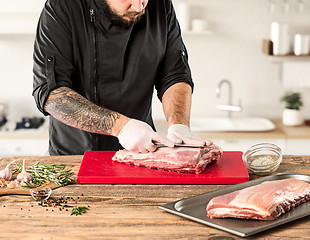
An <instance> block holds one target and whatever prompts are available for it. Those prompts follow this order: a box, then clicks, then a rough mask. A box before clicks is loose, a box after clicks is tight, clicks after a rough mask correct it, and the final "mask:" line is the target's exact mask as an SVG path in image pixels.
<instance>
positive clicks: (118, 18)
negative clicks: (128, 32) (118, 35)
mask: <svg viewBox="0 0 310 240" xmlns="http://www.w3.org/2000/svg"><path fill="white" fill-rule="evenodd" d="M102 2H103V6H104V7H103V12H104V14H105V15H106V16H107V17H108V19H109V20H110V21H111V22H112V24H114V25H117V26H120V27H130V26H132V25H135V24H136V23H138V22H139V21H140V20H141V18H142V16H143V15H144V13H145V10H143V11H142V12H127V13H125V14H124V15H119V14H117V13H116V12H115V11H113V10H112V8H111V7H110V6H109V4H108V3H107V1H106V0H103V1H102ZM133 16H136V17H135V18H131V17H133ZM124 17H129V18H130V20H128V19H125V18H124Z"/></svg>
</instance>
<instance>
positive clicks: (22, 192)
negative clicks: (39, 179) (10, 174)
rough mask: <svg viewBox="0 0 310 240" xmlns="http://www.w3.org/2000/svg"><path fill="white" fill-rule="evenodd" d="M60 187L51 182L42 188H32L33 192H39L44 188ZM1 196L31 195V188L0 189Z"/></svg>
mask: <svg viewBox="0 0 310 240" xmlns="http://www.w3.org/2000/svg"><path fill="white" fill-rule="evenodd" d="M7 182H9V181H7ZM59 187H61V185H57V184H55V183H53V182H49V183H46V184H44V185H42V186H40V187H37V188H32V190H35V191H37V190H40V189H43V188H51V189H55V188H59ZM1 195H30V188H24V187H21V186H18V187H15V188H9V187H7V186H5V187H0V196H1Z"/></svg>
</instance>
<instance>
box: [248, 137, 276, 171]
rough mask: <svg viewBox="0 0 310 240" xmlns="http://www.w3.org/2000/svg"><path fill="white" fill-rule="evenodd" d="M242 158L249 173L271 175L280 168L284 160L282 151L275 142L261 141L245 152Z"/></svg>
mask: <svg viewBox="0 0 310 240" xmlns="http://www.w3.org/2000/svg"><path fill="white" fill-rule="evenodd" d="M242 159H243V163H244V165H245V166H246V168H247V169H248V172H249V173H253V174H256V175H269V174H271V173H273V172H275V171H276V170H277V169H278V167H279V165H280V163H281V161H282V151H281V149H280V148H279V147H278V146H277V145H275V144H272V143H260V144H255V145H253V146H251V147H250V148H249V150H247V151H246V152H244V153H243V155H242Z"/></svg>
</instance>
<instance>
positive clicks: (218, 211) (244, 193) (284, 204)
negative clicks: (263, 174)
mask: <svg viewBox="0 0 310 240" xmlns="http://www.w3.org/2000/svg"><path fill="white" fill-rule="evenodd" d="M309 200H310V184H309V183H307V182H304V181H302V180H298V179H292V178H291V179H284V180H276V181H266V182H263V183H261V184H259V185H255V186H252V187H248V188H245V189H242V190H239V191H235V192H231V193H228V194H225V195H222V196H217V197H214V198H213V199H211V201H210V202H209V203H208V205H207V213H208V217H209V218H227V217H233V218H244V219H258V220H274V219H276V218H277V217H279V216H280V215H282V214H283V213H285V212H287V211H289V210H291V209H292V208H294V207H297V206H298V205H300V204H302V203H304V202H307V201H309Z"/></svg>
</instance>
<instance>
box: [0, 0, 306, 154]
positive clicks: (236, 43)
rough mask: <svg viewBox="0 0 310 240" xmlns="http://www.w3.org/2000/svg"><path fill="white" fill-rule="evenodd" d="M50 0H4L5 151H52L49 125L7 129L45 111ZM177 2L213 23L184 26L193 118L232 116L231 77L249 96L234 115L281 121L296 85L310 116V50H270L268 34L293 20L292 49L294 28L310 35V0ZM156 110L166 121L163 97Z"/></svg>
mask: <svg viewBox="0 0 310 240" xmlns="http://www.w3.org/2000/svg"><path fill="white" fill-rule="evenodd" d="M44 2H45V1H43V0H10V1H7V0H0V6H1V8H0V53H1V54H0V72H1V78H0V79H1V88H0V103H5V104H7V106H8V107H7V118H8V120H9V123H11V126H10V125H7V126H9V127H6V129H5V128H4V127H2V128H1V131H0V133H1V134H0V146H1V147H0V156H4V155H14V154H15V155H20V154H25V155H36V154H40V155H41V154H46V148H47V131H46V128H45V127H46V124H45V125H44V126H43V127H41V128H40V129H39V130H22V131H20V132H19V133H16V132H17V131H15V132H14V133H8V131H7V130H8V128H9V130H10V129H11V127H12V123H14V124H15V123H16V122H18V121H21V119H22V117H42V115H41V114H40V113H39V112H38V110H37V109H36V107H35V103H34V100H33V98H32V96H31V93H32V51H33V41H34V34H35V29H36V24H37V20H38V17H39V14H40V11H41V9H42V7H43V5H44ZM173 2H174V5H175V8H176V11H177V15H178V16H180V17H181V15H182V12H181V11H184V9H183V10H182V9H181V7H182V6H183V7H184V3H185V4H186V7H187V10H189V17H188V19H189V20H190V21H192V20H194V19H200V20H203V21H204V23H205V24H206V28H205V29H204V30H202V31H192V29H191V27H189V31H184V32H183V40H184V42H185V44H186V46H187V50H188V54H189V62H190V66H191V70H192V76H193V79H194V82H195V90H194V95H193V104H192V118H196V117H225V116H226V115H227V112H225V111H220V110H218V109H217V104H219V103H227V97H228V96H227V89H224V87H223V89H222V94H221V97H220V98H217V97H216V94H215V89H216V87H217V85H218V84H219V82H220V81H221V80H223V79H228V80H230V81H231V83H232V89H233V99H232V102H233V104H234V105H238V104H239V101H241V105H242V108H243V110H242V111H241V112H234V113H233V117H264V118H268V119H281V114H282V110H283V108H284V104H283V103H280V98H281V96H282V95H283V94H284V93H285V92H286V91H288V90H292V91H298V92H300V93H301V95H302V98H303V102H304V107H303V108H302V112H303V116H304V118H305V119H308V118H310V56H307V57H300V58H298V59H296V58H293V57H282V58H276V59H275V58H274V57H271V56H268V55H266V54H263V53H262V42H263V39H270V29H271V23H272V22H274V21H277V22H281V23H287V24H288V26H289V34H290V38H291V51H293V37H294V34H296V33H302V34H310V0H183V1H181V0H173ZM182 4H183V5H182ZM182 21H183V19H182ZM292 76H293V77H292ZM305 76H308V78H306V79H305ZM301 82H302V83H301ZM154 96H155V95H154ZM153 116H154V118H155V119H157V120H161V119H164V115H163V113H162V109H161V105H160V103H159V101H158V99H157V98H156V97H155V98H154V106H153ZM302 141H303V142H305V141H309V139H303V140H302ZM281 143H282V142H281ZM307 143H308V142H307ZM16 145H18V147H16ZM33 146H38V147H33ZM17 150H18V152H16V151H17ZM299 153H300V152H299ZM302 153H304V152H302Z"/></svg>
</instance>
